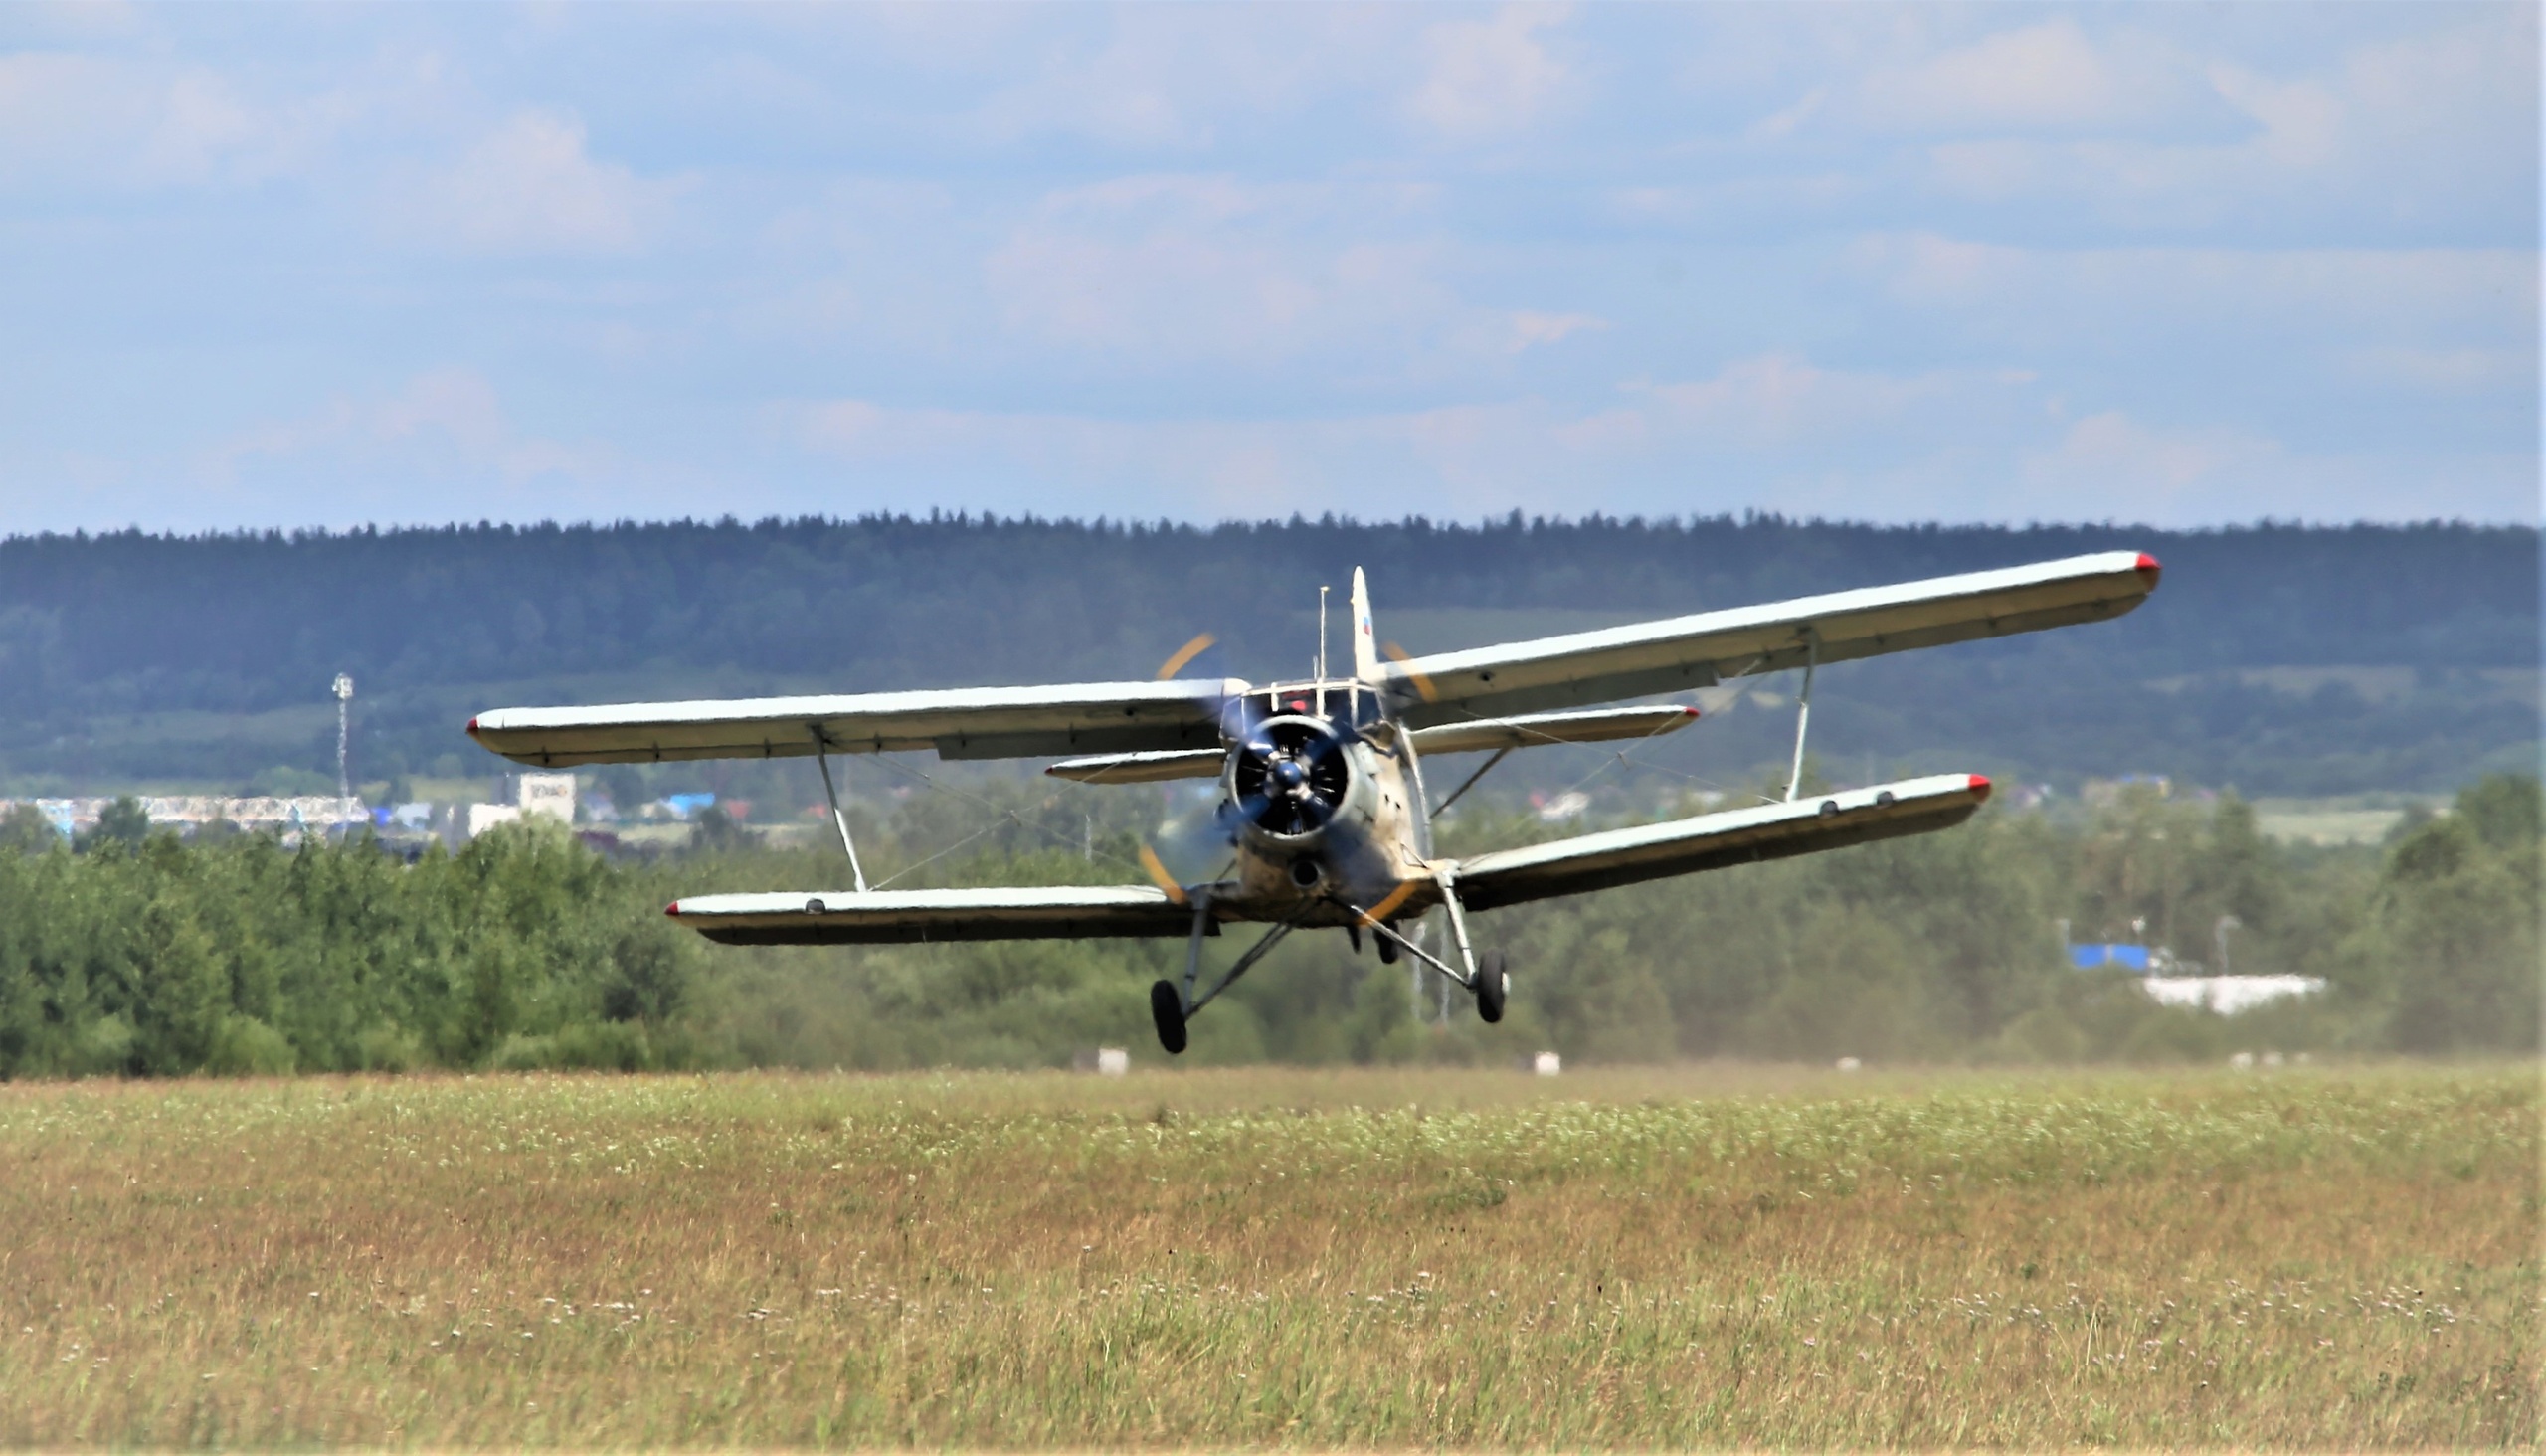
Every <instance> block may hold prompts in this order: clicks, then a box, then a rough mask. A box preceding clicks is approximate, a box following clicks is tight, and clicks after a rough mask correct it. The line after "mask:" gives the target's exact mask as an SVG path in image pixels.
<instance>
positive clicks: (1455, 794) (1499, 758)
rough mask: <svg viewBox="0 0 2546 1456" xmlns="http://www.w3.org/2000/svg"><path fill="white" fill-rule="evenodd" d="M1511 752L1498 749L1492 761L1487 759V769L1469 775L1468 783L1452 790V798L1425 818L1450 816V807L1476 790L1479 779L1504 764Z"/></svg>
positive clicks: (1435, 806) (1445, 800) (1434, 807)
mask: <svg viewBox="0 0 2546 1456" xmlns="http://www.w3.org/2000/svg"><path fill="white" fill-rule="evenodd" d="M1511 751H1512V750H1510V749H1508V748H1498V749H1496V750H1495V751H1494V757H1492V758H1490V759H1487V760H1486V761H1485V768H1482V769H1479V770H1477V771H1476V772H1475V773H1473V774H1470V775H1468V781H1467V782H1466V783H1464V784H1461V785H1460V786H1459V787H1458V788H1456V789H1453V790H1451V791H1450V797H1449V798H1447V799H1444V800H1442V801H1441V802H1440V803H1439V804H1436V805H1434V806H1432V812H1431V813H1430V814H1428V815H1426V816H1424V818H1425V819H1439V818H1440V817H1441V816H1443V815H1445V814H1448V813H1449V812H1450V806H1451V805H1453V804H1456V803H1458V802H1459V796H1460V795H1462V794H1465V793H1467V792H1468V791H1469V790H1471V789H1473V788H1475V787H1476V781H1477V780H1479V779H1482V778H1484V777H1485V775H1486V771H1487V770H1488V769H1491V768H1493V767H1494V766H1495V765H1496V764H1499V763H1501V762H1503V759H1504V756H1505V755H1506V754H1509V753H1510V752H1511Z"/></svg>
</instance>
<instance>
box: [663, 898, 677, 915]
mask: <svg viewBox="0 0 2546 1456" xmlns="http://www.w3.org/2000/svg"><path fill="white" fill-rule="evenodd" d="M663 913H664V914H665V915H673V916H677V915H679V914H680V901H678V900H674V901H672V902H671V903H670V904H668V905H665V906H664V907H663Z"/></svg>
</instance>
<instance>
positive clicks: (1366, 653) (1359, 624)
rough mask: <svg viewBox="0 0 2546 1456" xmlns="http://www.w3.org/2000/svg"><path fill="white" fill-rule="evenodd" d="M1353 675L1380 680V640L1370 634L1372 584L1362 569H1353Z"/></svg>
mask: <svg viewBox="0 0 2546 1456" xmlns="http://www.w3.org/2000/svg"><path fill="white" fill-rule="evenodd" d="M1353 675H1354V676H1355V677H1357V678H1360V679H1361V680H1362V681H1364V682H1373V683H1374V682H1377V681H1378V680H1379V639H1378V638H1377V637H1374V636H1372V635H1371V632H1370V583H1369V580H1368V579H1367V578H1365V577H1364V576H1363V575H1362V568H1360V567H1358V566H1357V567H1355V568H1353Z"/></svg>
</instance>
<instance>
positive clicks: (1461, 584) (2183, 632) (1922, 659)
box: [0, 515, 2539, 794]
mask: <svg viewBox="0 0 2546 1456" xmlns="http://www.w3.org/2000/svg"><path fill="white" fill-rule="evenodd" d="M2538 546H2539V541H2538V535H2537V532H2536V530H2535V529H2534V528H2532V527H2524V526H2520V527H2513V526H2475V525H2465V524H2443V523H2432V524H2426V525H2412V526H2370V525H2357V526H2341V527H2308V526H2297V525H2275V524H2264V525H2259V526H2254V527H2247V528H2238V529H2230V530H2215V531H2194V532H2175V531H2157V530H2151V529H2145V528H2137V527H2116V526H2109V525H2104V526H2026V527H1999V526H1955V527H1944V526H1904V527H1892V526H1872V525H1861V524H1847V523H1835V522H1823V521H1798V520H1789V519H1785V518H1782V517H1777V516H1770V515H1749V516H1741V517H1710V518H1703V519H1692V520H1663V521H1644V520H1613V519H1603V518H1591V519H1583V520H1546V519H1534V520H1533V519H1523V518H1521V517H1518V516H1514V517H1510V518H1507V519H1504V520H1499V521H1489V522H1482V523H1446V522H1433V521H1426V520H1421V519H1412V520H1404V521H1395V522H1371V523H1363V522H1354V521H1340V520H1334V519H1326V520H1318V521H1308V520H1291V521H1268V522H1253V523H1231V524H1224V525H1220V526H1213V527H1192V526H1181V525H1163V524H1162V525H1142V524H1136V523H1118V522H1103V521H1097V522H1083V521H1040V520H1000V519H990V518H983V517H968V516H930V517H926V518H913V517H904V516H877V517H870V518H864V519H858V520H830V519H819V518H809V519H799V520H775V519H773V520H765V521H759V522H752V523H744V522H739V521H731V520H727V521H717V522H672V523H654V524H638V523H633V522H623V523H618V524H613V525H583V526H556V525H544V526H531V527H513V526H490V525H480V526H473V527H469V526H455V527H446V528H439V529H415V530H390V531H381V530H371V529H364V530H356V531H350V532H343V533H329V532H299V533H292V534H282V533H272V532H270V533H262V534H256V533H242V534H232V535H206V536H192V537H178V536H164V535H150V534H145V533H141V532H122V533H110V534H106V535H96V536H91V535H70V536H56V535H45V536H32V537H17V538H11V539H8V540H0V781H7V782H9V783H12V784H14V785H16V786H18V787H19V788H20V790H21V791H23V790H25V789H26V788H29V787H46V786H54V787H59V786H63V785H68V784H73V783H81V784H91V785H93V784H101V783H104V782H106V781H109V780H117V779H120V780H122V781H125V782H127V783H137V782H140V781H144V780H147V781H152V782H165V781H171V780H187V781H195V782H213V783H238V784H245V783H248V782H250V781H252V780H254V779H255V778H256V777H257V776H259V775H266V776H268V778H269V780H270V781H271V782H273V783H277V784H279V783H283V782H285V779H284V778H283V777H276V775H277V771H286V772H287V774H296V775H307V776H315V781H316V782H323V783H332V782H333V780H334V768H335V766H334V762H333V758H334V737H333V730H334V721H333V715H332V711H330V710H331V708H332V704H331V703H329V702H328V701H327V699H326V688H327V684H328V683H329V682H330V681H331V680H332V678H333V677H334V675H335V674H336V673H338V672H347V673H350V674H351V675H352V676H353V677H354V679H355V681H356V683H357V685H358V692H359V695H358V698H357V703H356V710H355V762H356V772H357V775H358V777H359V778H361V779H369V780H374V781H378V780H385V779H389V778H393V777H396V776H399V775H428V774H441V775H455V774H474V773H477V772H479V768H480V766H479V761H478V759H477V757H476V756H475V755H474V754H473V752H472V751H471V750H470V749H469V746H468V745H467V744H466V743H465V741H464V740H463V739H462V738H461V737H460V735H459V725H460V724H461V723H463V722H464V721H465V720H466V718H467V716H468V714H469V713H471V712H474V711H476V710H478V709H480V708H484V707H488V706H496V705H501V704H506V703H518V702H595V701H624V700H627V699H630V698H640V697H671V696H691V695H701V694H709V695H713V694H742V693H753V692H768V691H778V690H799V689H807V688H821V689H825V690H836V691H854V690H862V689H891V688H905V687H927V686H957V685H968V684H982V683H997V682H1040V681H1056V680H1071V679H1119V678H1125V677H1146V676H1148V675H1149V674H1150V673H1151V672H1152V671H1154V670H1155V669H1156V667H1157V666H1158V664H1159V663H1160V662H1162V661H1163V660H1165V659H1166V658H1167V657H1168V655H1169V654H1170V653H1172V652H1173V651H1175V650H1176V648H1177V647H1178V645H1179V644H1181V643H1182V642H1183V641H1185V640H1186V639H1188V638H1189V637H1192V636H1193V635H1195V634H1196V633H1200V632H1210V633H1214V634H1216V635H1217V636H1218V637H1219V638H1220V642H1221V646H1220V649H1219V651H1220V659H1221V664H1222V665H1223V666H1224V667H1225V668H1226V670H1228V671H1230V672H1234V673H1236V674H1238V675H1243V676H1249V677H1253V678H1258V679H1261V678H1268V677H1273V676H1283V675H1292V674H1296V673H1297V672H1299V671H1300V670H1302V668H1303V666H1304V665H1305V663H1306V662H1307V660H1308V658H1309V657H1310V655H1311V654H1312V652H1313V650H1314V646H1315V642H1314V636H1313V634H1314V623H1315V620H1316V601H1317V588H1318V587H1319V585H1320V584H1339V585H1340V584H1342V583H1344V582H1346V581H1349V580H1350V575H1351V572H1352V570H1353V568H1354V567H1356V566H1364V567H1367V568H1368V569H1369V570H1370V573H1371V579H1372V583H1373V590H1374V592H1375V594H1376V600H1377V607H1378V619H1379V624H1380V628H1381V631H1382V632H1383V633H1386V634H1390V635H1400V636H1404V637H1406V638H1407V640H1406V645H1407V646H1408V647H1410V648H1412V649H1415V650H1427V649H1430V648H1434V647H1450V646H1463V645H1472V644H1475V643H1476V642H1477V641H1481V640H1488V639H1492V638H1494V637H1500V636H1503V635H1505V634H1507V633H1509V632H1514V631H1520V630H1526V629H1527V628H1528V627H1529V625H1530V623H1531V622H1533V621H1540V620H1542V619H1544V620H1545V621H1546V622H1561V623H1564V624H1569V625H1574V626H1579V625H1582V623H1584V622H1586V621H1590V620H1593V619H1595V618H1596V619H1597V620H1601V621H1623V620H1630V619H1635V618H1643V617H1653V616H1663V615H1669V614H1673V613H1684V612H1694V611H1700V610H1706V609H1711V608H1721V607H1730V606H1739V605H1744V604H1748V603H1754V602H1764V601H1774V600H1778V599H1781V598H1788V597H1794V596H1798V595H1804V594H1808V593H1813V592H1820V591H1828V590H1836V589H1840V588H1846V587H1857V586H1866V585H1875V584H1881V583H1888V582H1897V581H1905V580H1909V579H1913V578H1918V577H1924V576H1932V575H1940V574H1945V573H1951V572H1960V571H1971V570H1978V569H1982V568H1987V567H1993V566H2004V565H2010V564H2014V563H2018V562H2025V561H2034V560H2041V559H2045V558H2050V557H2058V556H2065V555H2070V554H2075V553H2078V552H2084V551H2092V550H2102V549H2110V548H2122V549H2132V550H2147V551H2153V552H2155V553H2156V554H2157V555H2158V556H2159V557H2160V558H2162V559H2163V560H2164V562H2165V564H2166V571H2167V575H2166V584H2165V586H2164V588H2163V590H2161V591H2160V592H2159V593H2158V594H2157V596H2156V597H2155V598H2154V599H2153V600H2152V601H2151V602H2150V603H2149V604H2148V605H2147V606H2146V607H2144V608H2142V609H2141V610H2140V611H2138V612H2136V613H2134V614H2132V615H2131V616H2130V617H2128V618H2125V619H2123V620H2121V621H2119V622H2116V623H2111V624H2104V625H2100V626H2096V627H2092V628H2085V629H2077V630H2073V631H2069V632H2063V633H2054V634H2047V635H2041V636H2038V637H2025V638H2018V639H2012V640H2009V641H2006V642H2001V643H1990V644H1972V645H1969V646H1965V647H1958V648H1955V649H1952V650H1950V651H1945V652H1935V653H1919V654H1915V658H1914V660H1909V659H1904V660H1898V661H1886V662H1875V663H1864V664H1854V665H1852V666H1850V667H1848V668H1846V669H1843V670H1840V671H1835V672H1833V673H1831V674H1829V679H1828V682H1827V684H1826V687H1825V690H1826V691H1827V692H1829V693H1830V694H1831V698H1830V703H1831V706H1832V709H1833V711H1832V712H1830V713H1829V714H1827V715H1825V716H1826V717H1827V718H1828V721H1829V725H1830V731H1831V733H1832V734H1834V735H1836V736H1835V737H1833V738H1832V739H1831V740H1830V743H1829V747H1830V749H1831V751H1833V752H1836V753H1843V754H1857V753H1873V754H1876V755H1878V756H1882V757H1886V758H1911V757H1916V756H1918V755H1921V754H1933V753H1936V752H1939V751H1942V750H1946V749H1953V750H1959V751H1961V752H1964V753H1966V754H1970V755H1975V756H1977V758H1978V761H1977V762H1971V763H1968V764H1965V765H1957V766H1967V767H1973V768H1979V769H1982V770H1984V771H1993V772H2001V773H2008V774H2014V775H2020V776H2026V777H2031V778H2049V779H2056V780H2064V781H2066V780H2074V779H2076V778H2078V777H2082V776H2092V775H2100V774H2110V773H2116V772H2124V771H2130V770H2141V771H2149V772H2159V773H2168V774H2172V775H2174V776H2176V777H2177V778H2179V779H2183V780H2187V781H2192V782H2200V783H2206V784H2214V785H2229V784H2233V785H2235V786H2237V787H2239V788H2240V789H2242V790H2244V791H2246V792H2248V793H2252V794H2326V793H2342V792H2355V791H2359V790H2364V789H2423V790H2448V789H2453V788H2455V785H2456V784H2457V783H2458V782H2460V781H2461V779H2462V778H2463V777H2464V775H2465V771H2466V766H2467V765H2470V764H2473V765H2477V766H2479V768H2480V767H2483V766H2492V767H2502V768H2509V767H2516V766H2518V765H2520V764H2524V763H2527V762H2531V761H2533V758H2534V753H2535V744H2536V738H2537V700H2536V687H2535V676H2534V669H2535V667H2536V664H2537V661H2538V655H2539V637H2538V616H2537V611H2536V605H2537V601H2538V586H2539V579H2538V559H2539V551H2538ZM1534 613H1535V614H1540V617H1538V618H1533V617H1532V616H1531V614H1534ZM1547 614H1554V616H1552V617H1549V616H1547ZM1566 614H1571V615H1570V616H1566ZM2364 666H2366V667H2372V668H2377V669H2380V670H2381V671H2382V672H2384V673H2385V675H2384V676H2377V675H2373V676H2370V677H2362V676H2360V675H2358V674H2357V673H2356V672H2352V671H2351V669H2357V668H2361V667H2364ZM2293 668H2295V669H2307V670H2306V671H2300V672H2297V673H2295V674H2293V673H2291V672H2288V671H2284V670H2282V669H2293ZM2326 669H2338V670H2334V671H2333V672H2332V674H2331V675H2327V672H2326ZM2259 672H2260V673H2262V674H2263V675H2262V676H2257V675H2256V674H2257V673H2259ZM2275 673H2277V675H2274V674H2275ZM2347 673H2348V674H2349V675H2346V674H2347ZM2521 673H2526V674H2527V675H2526V676H2525V677H2522V676H2520V674H2521ZM295 714H297V716H294V715H295ZM260 715H263V716H260ZM1728 734H1729V735H1730V741H1732V742H1734V743H1735V744H1736V745H1737V751H1738V752H1740V753H1742V754H1744V755H1746V756H1747V757H1745V758H1744V760H1743V761H1744V762H1745V763H1746V762H1748V760H1749V758H1758V759H1761V760H1764V759H1765V758H1767V757H1770V756H1772V755H1773V748H1772V747H1771V746H1770V745H1769V740H1770V739H1771V738H1773V737H1774V734H1773V733H1772V732H1771V731H1769V730H1768V729H1767V728H1766V727H1764V726H1762V727H1761V728H1760V730H1759V731H1758V732H1756V733H1751V732H1749V730H1748V729H1746V728H1745V727H1743V726H1742V725H1741V723H1740V722H1739V721H1738V720H1737V718H1736V721H1735V722H1734V723H1733V724H1731V725H1729V727H1728ZM1753 740H1755V741H1753Z"/></svg>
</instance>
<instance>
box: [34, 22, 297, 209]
mask: <svg viewBox="0 0 2546 1456" xmlns="http://www.w3.org/2000/svg"><path fill="white" fill-rule="evenodd" d="M346 109H347V103H346V102H345V101H344V100H343V99H342V98H341V97H337V96H330V95H318V96H314V97H309V98H305V99H302V100H299V101H296V102H292V103H288V104H282V105H272V104H266V103H261V102H258V101H255V100H252V99H251V98H249V97H248V96H247V95H245V94H244V93H243V92H242V91H241V89H240V88H239V87H238V85H237V84H236V83H234V82H233V81H232V80H231V79H230V78H229V77H227V76H225V75H223V74H221V73H220V72H218V71H215V70H213V69H211V68H208V67H203V66H197V65H185V64H178V63H173V62H169V61H166V60H162V59H158V58H140V59H133V58H126V57H119V56H111V55H105V56H99V55H87V54H81V53H76V52H45V51H20V52H16V53H12V54H7V55H0V182H13V181H14V182H19V183H25V182H29V181H43V182H50V183H55V184H67V185H70V186H72V187H75V188H81V189H87V188H95V187H100V186H102V187H107V188H117V189H131V188H148V187H160V186H171V185H181V186H201V185H208V184H216V183H240V182H256V181H261V180H264V179H266V178H269V177H273V176H277V175H281V174H283V173H287V172H293V171H299V170H302V169H304V168H305V167H306V165H307V164H308V162H309V161H310V160H311V158H312V157H313V155H314V154H315V153H317V152H318V151H319V150H321V149H322V148H323V147H324V146H325V145H326V144H327V143H328V142H329V141H330V140H332V138H333V135H334V133H335V131H336V130H337V128H338V127H339V125H340V124H341V123H342V121H343V119H344V113H345V111H346Z"/></svg>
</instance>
